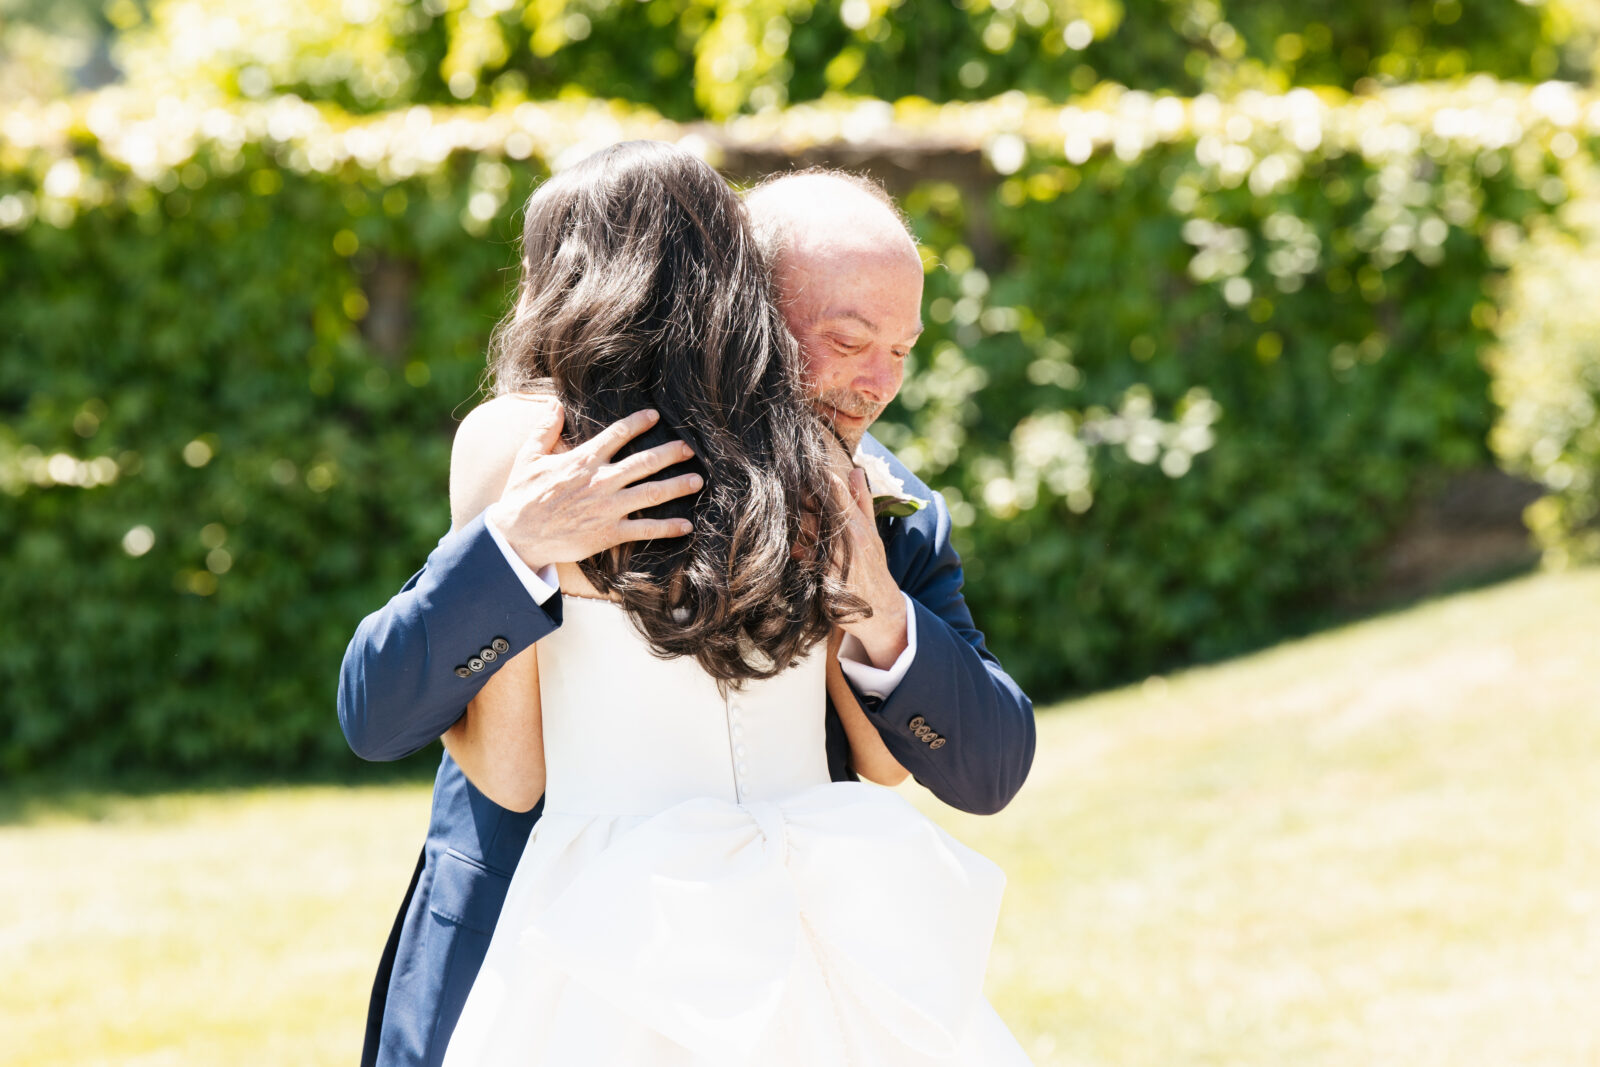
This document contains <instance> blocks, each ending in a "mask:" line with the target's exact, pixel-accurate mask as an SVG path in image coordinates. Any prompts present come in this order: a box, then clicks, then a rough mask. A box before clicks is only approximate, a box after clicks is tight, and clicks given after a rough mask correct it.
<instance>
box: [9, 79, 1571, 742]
mask: <svg viewBox="0 0 1600 1067" xmlns="http://www.w3.org/2000/svg"><path fill="white" fill-rule="evenodd" d="M1591 106H1592V105H1590V104H1588V103H1587V101H1586V98H1581V97H1576V96H1574V95H1572V94H1570V93H1565V92H1564V91H1562V90H1559V89H1548V88H1547V89H1542V90H1537V91H1535V92H1534V93H1531V94H1530V93H1529V92H1527V91H1525V90H1521V89H1515V88H1507V87H1499V88H1496V87H1492V86H1490V87H1486V86H1482V85H1479V86H1477V87H1476V88H1474V89H1471V90H1464V91H1455V92H1453V91H1446V90H1414V91H1406V92H1400V93H1395V94H1392V95H1390V96H1383V97H1378V98H1370V99H1365V100H1357V101H1344V100H1342V99H1339V98H1329V99H1326V100H1324V99H1319V98H1317V97H1314V96H1312V95H1310V94H1298V95H1295V96H1292V97H1287V98H1286V97H1270V96H1247V97H1243V98H1241V99H1240V100H1238V101H1236V102H1234V103H1231V104H1222V103H1219V102H1217V101H1215V100H1212V99H1209V98H1202V99H1200V100H1197V101H1190V102H1184V101H1179V100H1175V99H1171V100H1168V101H1156V100H1154V99H1152V98H1149V97H1146V96H1143V95H1142V94H1120V95H1107V96H1105V97H1104V98H1101V99H1099V100H1097V101H1095V102H1094V103H1093V104H1092V106H1091V105H1085V106H1083V107H1076V108H1068V109H1059V108H1052V107H1042V106H1035V105H1030V104H1029V103H1028V102H1027V101H1025V100H1023V99H1022V98H1020V97H1007V98H1003V99H1001V100H998V101H994V102H990V103H987V104H981V105H971V106H951V107H948V108H943V109H935V108H929V107H926V106H921V105H904V106H902V107H900V108H899V109H898V110H897V111H891V110H890V109H888V108H887V106H886V105H881V104H876V103H864V104H861V105H859V106H856V105H852V106H849V107H841V108H817V109H801V110H797V111H794V112H791V113H790V114H789V115H787V116H784V117H777V118H767V119H761V120H755V119H752V120H747V121H746V122H742V123H737V124H734V125H731V126H728V127H723V128H707V127H699V128H695V129H693V130H692V131H686V130H684V129H683V128H680V127H676V126H674V125H672V124H670V123H666V122H664V121H663V120H661V119H659V118H658V117H656V116H654V115H653V114H651V113H647V112H636V111H629V110H627V109H624V108H621V107H612V106H601V105H584V104H572V105H531V104H530V105H524V106H522V107H520V108H518V109H514V110H507V111H500V112H494V113H491V112H486V111H481V110H473V109H462V110H458V111H436V112H429V111H426V110H421V109H417V110H411V111H407V112H402V113H395V114H389V115H384V116H379V117H374V118H370V119H364V120H351V119H349V118H347V117H345V116H342V115H340V114H338V113H334V112H325V111H319V110H318V109H316V108H313V107H311V106H309V105H306V104H304V103H301V102H299V101H297V100H292V99H281V100H275V101H272V102H269V103H265V104H260V105H244V106H240V107H237V108H219V107H206V106H203V105H198V104H194V105H189V104H181V103H177V102H174V101H172V100H166V101H163V102H159V103H156V104H149V103H145V102H142V101H141V100H140V99H139V98H136V97H133V96H131V95H128V94H125V93H119V92H107V93H103V94H101V95H99V96H96V97H91V98H86V99H84V100H80V101H77V102H75V103H73V104H70V105H68V104H57V105H48V106H46V105H39V106H35V107H32V108H14V109H12V110H9V111H5V112H0V321H3V322H5V323H6V324H7V326H6V329H5V330H4V331H0V411H3V412H4V422H3V425H0V492H3V493H4V495H5V498H4V506H3V507H0V573H3V574H4V575H5V599H4V607H5V609H6V610H5V611H4V613H3V614H0V685H3V686H4V688H5V690H6V693H7V698H6V702H5V716H6V718H5V721H4V724H3V727H0V767H3V768H4V769H5V770H6V771H7V772H19V771H26V770H32V769H39V768H44V767H73V768H84V769H88V770H102V769H107V768H117V767H125V766H160V767H168V768H197V767H204V766H215V765H218V764H250V765H254V766H257V767H268V768H286V767H293V766H304V765H307V764H318V763H332V762H336V761H339V760H343V759H345V758H346V756H345V754H344V747H343V742H342V738H341V737H340V735H339V732H338V729H337V727H336V725H335V721H334V712H333V703H334V698H333V694H334V685H335V679H336V676H337V671H338V664H339V659H340V655H341V653H342V651H343V648H344V644H345V642H346V640H347V639H348V637H349V635H350V633H351V632H352V630H353V628H354V626H355V623H356V622H357V620H358V619H359V618H360V617H361V616H362V615H363V614H365V613H366V612H367V611H370V610H372V609H373V608H375V607H377V606H378V605H380V604H381V603H382V602H383V601H384V600H385V599H386V597H387V596H388V595H389V594H390V593H392V592H393V591H394V590H395V589H396V588H397V587H398V586H399V584H400V583H401V582H402V581H403V580H404V579H405V577H406V575H407V574H409V573H410V571H411V570H413V569H414V568H415V567H416V566H417V565H418V564H419V563H420V561H421V560H422V558H423V557H424V556H425V554H426V552H427V551H428V549H429V548H430V547H431V546H432V544H433V542H434V541H435V539H436V538H437V537H438V536H440V534H442V533H443V531H444V530H445V529H446V528H447V526H448V515H447V508H446V498H445V489H446V485H445V483H446V468H447V457H448V449H449V441H450V436H451V432H452V427H453V422H454V420H455V419H457V418H459V417H460V416H461V415H462V414H463V413H464V412H465V411H466V410H467V409H468V408H469V407H470V406H471V405H472V403H473V402H474V396H475V391H476V388H477V385H478V382H479V379H480V376H481V373H482V368H483V346H484V341H485V338H486V336H487V333H488V331H489V329H490V327H491V326H492V324H493V323H494V321H495V319H496V318H497V316H498V313H499V311H500V309H501V307H502V306H503V302H504V298H505V294H506V292H507V287H508V286H509V285H510V284H511V281H512V274H511V273H510V270H511V268H512V267H513V265H514V263H515V247H514V233H515V229H516V227H515V219H514V215H515V211H516V208H517V206H518V205H519V204H520V202H521V200H522V198H523V197H524V196H525V195H526V192H527V190H528V189H529V188H530V186H531V184H532V182H533V181H534V180H535V179H536V178H537V176H539V175H540V174H542V173H544V171H545V168H546V166H547V162H546V161H548V165H556V166H559V165H561V164H562V163H563V162H565V161H567V160H570V159H572V158H576V157H577V156H579V155H581V154H583V153H584V152H586V151H587V150H588V146H590V145H592V144H594V143H598V142H603V141H605V140H610V139H614V138H617V137H622V136H658V137H673V136H682V135H684V134H685V133H692V135H693V136H694V137H695V138H697V139H698V143H701V144H703V145H704V146H705V147H706V150H707V151H708V152H709V153H710V154H711V155H712V156H713V157H714V158H719V159H720V158H725V155H726V156H727V157H731V156H733V155H736V154H738V153H739V152H742V151H745V150H746V149H748V148H750V147H751V146H757V145H759V146H770V145H771V144H773V143H782V144H785V145H788V146H789V147H790V148H791V149H792V150H794V151H796V152H800V151H803V150H805V149H806V148H808V147H810V146H812V145H813V144H814V143H815V142H817V141H818V140H820V141H823V142H829V141H833V140H835V139H839V140H843V139H844V137H845V135H846V134H847V133H848V134H849V135H850V136H851V139H852V140H854V141H855V142H856V143H857V144H860V143H870V142H872V141H874V140H879V141H889V140H894V141H895V142H897V143H898V144H899V145H900V146H901V147H900V148H899V149H897V151H898V152H899V153H900V157H899V158H901V159H902V160H904V159H905V158H906V157H905V153H907V152H912V153H915V152H918V151H921V152H924V154H927V153H928V152H933V153H935V154H938V153H951V152H954V153H956V154H957V155H956V156H955V157H952V158H964V157H960V156H959V153H960V152H961V151H962V150H964V148H967V147H970V148H974V149H982V150H983V151H984V152H986V153H987V158H988V159H989V160H990V161H991V163H992V167H993V170H992V171H982V172H978V171H974V172H973V173H974V174H975V175H977V177H976V179H975V180H976V181H977V185H975V186H974V187H972V188H967V189H961V188H957V187H955V186H952V185H948V184H941V183H937V182H922V183H919V184H917V185H916V186H915V187H913V188H911V189H909V190H907V191H906V194H905V196H904V201H905V204H906V206H907V208H908V210H909V211H910V212H911V213H912V215H913V217H914V219H915V222H916V225H917V226H918V228H919V231H920V232H921V233H922V235H923V237H924V242H925V247H926V250H927V254H928V255H929V257H930V261H932V260H937V263H938V266H935V267H933V268H932V269H931V271H930V274H929V302H928V306H927V315H928V320H929V323H930V327H931V328H930V331H929V335H928V339H927V341H926V342H925V343H923V344H922V345H920V346H919V352H918V354H917V356H916V363H917V366H916V369H915V371H914V373H913V375H912V376H911V379H910V381H909V382H908V384H907V386H906V389H905V391H904V393H903V395H902V399H901V400H900V402H899V403H898V404H897V406H896V408H895V409H894V410H892V411H891V412H890V414H889V415H888V417H887V418H886V420H885V422H884V423H882V424H881V425H882V427H883V435H884V436H885V437H886V438H887V439H888V440H889V441H890V442H891V443H892V444H894V445H896V446H897V447H899V448H900V449H901V450H902V452H903V454H904V455H905V456H906V457H907V458H908V459H909V460H911V461H912V462H913V463H914V465H916V466H917V467H918V468H919V469H920V470H921V471H922V472H923V473H924V474H925V475H926V476H927V477H928V479H929V481H930V482H931V483H932V484H934V485H935V486H937V487H941V488H945V489H946V490H947V491H948V492H949V495H950V498H951V501H952V504H953V511H954V513H955V516H956V518H957V521H958V523H959V526H958V530H957V533H958V537H959V538H960V547H961V548H962V550H963V552H964V553H965V554H966V556H967V560H968V566H969V575H970V581H969V590H968V591H969V595H970V597H971V600H972V603H973V606H974V608H975V610H976V612H977V614H978V617H979V620H980V623H981V625H983V626H984V628H985V629H986V630H987V631H988V632H989V633H990V634H991V636H992V638H993V644H994V645H995V647H996V649H997V650H998V651H999V652H1000V654H1001V655H1002V656H1003V657H1004V659H1005V660H1006V662H1007V663H1008V665H1009V666H1011V667H1012V668H1013V669H1014V670H1015V672H1016V673H1017V674H1018V676H1019V677H1020V678H1021V679H1022V680H1023V681H1024V682H1025V683H1026V684H1027V685H1028V686H1029V688H1030V689H1031V691H1032V692H1034V693H1035V695H1037V696H1038V697H1040V698H1047V697H1050V696H1054V695H1057V694H1060V693H1063V692H1065V691H1068V690H1071V689H1075V688H1081V687H1083V686H1086V685H1093V684H1099V683H1103V682H1107V681H1111V680H1114V679H1120V678H1127V677H1133V676H1137V675H1139V674H1141V673H1143V672H1145V671H1148V670H1151V669H1155V668H1158V667H1163V666H1166V665H1170V664H1174V663H1178V662H1183V661H1185V660H1187V659H1190V658H1193V657H1207V656H1213V655H1219V654H1222V653H1224V652H1228V651H1230V650H1235V649H1239V648H1244V647H1248V646H1250V645H1251V644H1255V643H1259V642H1261V641H1265V640H1269V639H1271V638H1272V637H1273V636H1274V635H1276V634H1279V633H1281V632H1282V631H1283V630H1284V629H1285V628H1286V627H1288V628H1292V627H1297V626H1302V625H1307V624H1309V623H1310V622H1311V621H1313V620H1314V619H1315V618H1317V617H1318V616H1319V613H1320V612H1322V611H1323V610H1325V608H1326V606H1327V604H1328V603H1329V600H1330V598H1331V597H1334V596H1335V595H1337V592H1338V591H1339V590H1340V589H1341V588H1343V587H1344V584H1345V583H1346V582H1350V581H1359V580H1360V578H1361V576H1362V575H1363V573H1364V563H1365V561H1366V560H1367V559H1368V558H1369V556H1370V553H1371V552H1372V550H1373V548H1374V546H1375V545H1377V544H1378V543H1379V542H1381V540H1382V539H1383V537H1384V536H1385V535H1386V533H1388V532H1389V531H1390V530H1391V529H1392V528H1393V527H1394V525H1395V522H1396V520H1397V517H1398V516H1399V515H1400V513H1401V511H1402V510H1403V505H1404V502H1405V499H1406V496H1407V493H1408V490H1409V489H1410V487H1411V486H1412V485H1413V483H1414V482H1415V481H1416V479H1417V478H1418V477H1420V476H1422V475H1424V474H1426V473H1427V472H1429V471H1433V470H1437V469H1439V468H1448V467H1452V466H1461V465H1466V464H1471V463H1475V462H1478V461H1479V460H1480V459H1481V458H1482V457H1483V455H1484V445H1483V441H1484V434H1485V432H1486V430H1487V427H1488V425H1489V421H1490V414H1491V413H1490V410H1489V406H1488V403H1487V401H1486V389H1487V383H1486V380H1485V377H1484V373H1483V371H1482V369H1481V366H1480V363H1479V350H1480V348H1481V347H1482V346H1483V345H1484V343H1485V341H1486V340H1487V334H1486V329H1487V324H1488V323H1489V322H1490V321H1491V318H1492V312H1493V307H1492V305H1491V293H1490V290H1489V288H1488V285H1489V282H1490V281H1491V280H1492V277H1493V275H1494V273H1495V263H1494V261H1493V259H1492V256H1491V253H1492V252H1493V251H1494V249H1495V247H1496V242H1497V241H1500V240H1501V239H1503V238H1508V237H1509V236H1514V235H1515V233H1516V232H1520V229H1519V228H1520V227H1521V226H1522V225H1523V223H1524V222H1525V220H1527V219H1528V218H1529V217H1530V216H1536V217H1537V216H1542V215H1544V214H1546V213H1548V212H1549V211H1550V210H1551V207H1552V205H1554V204H1558V203H1560V202H1562V201H1563V200H1564V199H1565V197H1566V195H1567V186H1566V185H1565V184H1564V180H1563V179H1562V177H1561V176H1560V173H1559V170H1560V166H1559V164H1560V163H1561V161H1562V160H1566V161H1567V162H1568V163H1571V162H1572V161H1574V160H1576V159H1579V158H1581V157H1582V156H1583V150H1584V146H1586V145H1587V140H1586V138H1587V134H1585V127H1584V126H1583V115H1584V109H1585V108H1586V107H1591ZM935 135H936V136H937V138H938V144H939V145H940V146H941V147H939V148H937V149H917V148H916V147H915V145H916V144H918V143H921V142H924V141H929V140H930V139H932V138H933V137H934V136H935ZM1580 135H1581V136H1580ZM907 145H910V146H911V147H906V146H907ZM996 172H998V173H996ZM1434 220H1438V221H1437V222H1435V221H1434ZM1246 287H1248V289H1249V292H1248V293H1246V292H1245V289H1246Z"/></svg>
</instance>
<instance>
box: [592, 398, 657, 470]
mask: <svg viewBox="0 0 1600 1067" xmlns="http://www.w3.org/2000/svg"><path fill="white" fill-rule="evenodd" d="M660 418H661V416H660V414H659V413H657V412H656V411H655V410H654V409H651V408H646V409H645V410H644V411H635V412H634V413H633V414H632V415H629V416H628V417H627V418H625V419H621V420H619V421H617V422H613V423H612V424H611V425H610V426H607V427H606V428H605V429H603V430H601V431H600V432H599V433H597V434H595V435H594V437H592V438H590V439H589V442H588V443H587V444H586V445H584V446H583V447H585V448H587V449H588V450H589V451H590V452H591V453H593V454H594V455H595V456H597V457H599V458H600V460H601V461H602V462H604V463H610V462H611V457H612V456H614V455H616V454H617V450H618V449H620V448H621V447H622V446H623V445H625V444H627V443H628V442H629V441H631V440H633V439H634V438H635V437H638V436H639V435H640V434H642V433H644V432H645V431H646V430H648V429H649V428H650V427H652V426H654V425H655V424H656V421H657V420H658V419H660Z"/></svg>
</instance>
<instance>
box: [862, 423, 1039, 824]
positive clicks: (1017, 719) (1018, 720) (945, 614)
mask: <svg viewBox="0 0 1600 1067" xmlns="http://www.w3.org/2000/svg"><path fill="white" fill-rule="evenodd" d="M863 448H864V449H867V450H869V451H871V452H872V453H873V454H875V455H879V456H881V457H882V458H883V459H884V460H885V461H886V462H887V463H889V465H890V467H891V469H892V470H893V472H894V474H895V475H896V477H898V478H900V479H901V480H902V481H903V482H905V484H906V485H907V486H908V487H909V490H910V491H911V492H912V493H913V494H914V495H917V496H921V497H924V498H927V499H928V500H929V501H930V503H929V506H927V507H925V508H923V509H922V510H921V511H919V512H917V513H916V514H914V515H911V516H909V517H906V518H903V519H895V520H892V524H893V525H892V527H891V529H890V531H889V533H888V534H887V535H886V536H885V538H884V554H885V565H886V567H887V569H888V571H889V573H890V574H892V575H893V577H894V580H895V582H896V584H897V585H898V588H899V589H900V591H902V592H903V593H904V594H905V596H906V599H907V601H908V602H909V611H910V618H909V620H908V621H909V623H910V628H911V629H912V630H914V633H915V652H914V655H913V656H912V657H911V659H910V664H909V667H908V668H907V669H906V671H905V674H904V675H903V676H902V677H901V678H900V679H899V681H898V683H897V684H896V685H894V687H893V688H892V690H890V691H888V692H887V693H884V694H882V695H877V694H873V693H870V692H866V691H864V690H863V689H862V688H861V687H860V686H858V685H853V686H852V688H854V689H855V691H856V694H857V696H858V698H859V700H860V703H861V705H862V707H863V708H865V709H866V713H867V715H868V717H869V718H870V719H871V721H872V724H873V725H874V726H875V727H876V728H877V730H878V732H879V734H880V735H881V736H882V738H883V742H884V744H885V745H886V746H887V748H888V750H889V752H890V753H891V754H893V756H894V758H895V759H896V760H897V761H898V762H899V763H900V764H901V765H902V766H904V767H905V768H906V769H907V770H908V771H910V773H911V774H912V775H913V776H914V777H915V778H916V779H917V781H918V782H919V783H921V784H922V785H923V786H925V787H926V788H927V789H929V790H930V791H931V792H932V793H933V794H934V795H935V796H937V797H938V798H939V799H940V800H942V801H944V802H945V803H946V804H949V805H951V806H952V807H956V808H960V809H962V810H963V811H970V812H975V813H978V814H992V813H994V812H996V811H999V810H1000V809H1001V808H1003V807H1005V806H1006V804H1008V803H1009V802H1010V801H1011V799H1012V798H1013V797H1014V796H1016V794H1017V791H1018V790H1019V789H1020V788H1021V787H1022V783H1023V780H1024V779H1025V778H1026V777H1027V774H1028V769H1029V767H1031V766H1032V763H1033V754H1034V745H1035V729H1034V719H1033V704H1032V702H1031V701H1030V700H1029V699H1028V697H1027V695H1026V694H1024V693H1023V691H1022V689H1021V687H1020V686H1018V685H1017V683H1016V682H1015V681H1013V680H1012V678H1011V676H1010V675H1008V674H1007V673H1006V672H1005V670H1004V668H1002V667H1001V666H1000V663H999V661H997V660H996V659H995V657H994V656H993V655H991V654H990V652H989V651H988V649H987V647H986V646H985V644H984V640H983V634H982V633H981V632H979V630H978V629H977V627H976V626H975V625H974V624H973V621H972V613H971V612H970V611H969V610H968V609H967V604H966V600H965V598H964V597H963V596H962V595H961V586H962V581H963V577H962V570H961V559H960V557H959V556H958V555H957V554H956V551H955V549H954V547H953V546H952V545H951V543H950V512H949V509H948V508H947V507H946V506H945V503H944V500H943V499H942V498H941V497H940V496H939V495H938V494H937V493H934V492H933V491H932V490H930V489H928V488H927V486H925V485H923V484H922V483H921V482H920V481H918V480H917V479H916V478H915V476H913V475H912V474H911V473H910V472H909V471H908V470H906V469H905V467H904V466H903V465H902V464H900V462H899V461H898V460H897V459H895V457H894V456H893V455H892V454H890V453H889V452H888V451H887V450H885V449H884V448H883V447H882V446H881V445H879V444H877V442H875V441H873V440H872V439H870V438H868V439H867V440H866V441H865V442H864V443H863ZM837 744H838V742H837V740H835V739H830V747H834V748H837Z"/></svg>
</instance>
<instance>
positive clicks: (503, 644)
mask: <svg viewBox="0 0 1600 1067" xmlns="http://www.w3.org/2000/svg"><path fill="white" fill-rule="evenodd" d="M489 647H490V648H492V649H494V650H495V651H496V652H498V653H500V655H502V656H503V655H505V654H506V653H507V652H510V651H511V642H510V641H507V640H506V639H505V638H503V637H497V638H495V639H494V640H493V641H490V642H489Z"/></svg>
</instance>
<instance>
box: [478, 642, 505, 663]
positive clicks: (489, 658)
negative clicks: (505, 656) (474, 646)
mask: <svg viewBox="0 0 1600 1067" xmlns="http://www.w3.org/2000/svg"><path fill="white" fill-rule="evenodd" d="M478 658H479V659H481V660H483V662H485V663H493V662H494V661H495V660H497V659H499V658H500V653H498V652H496V651H495V650H494V649H492V648H490V647H489V646H488V645H484V646H483V647H482V648H480V649H478Z"/></svg>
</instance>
